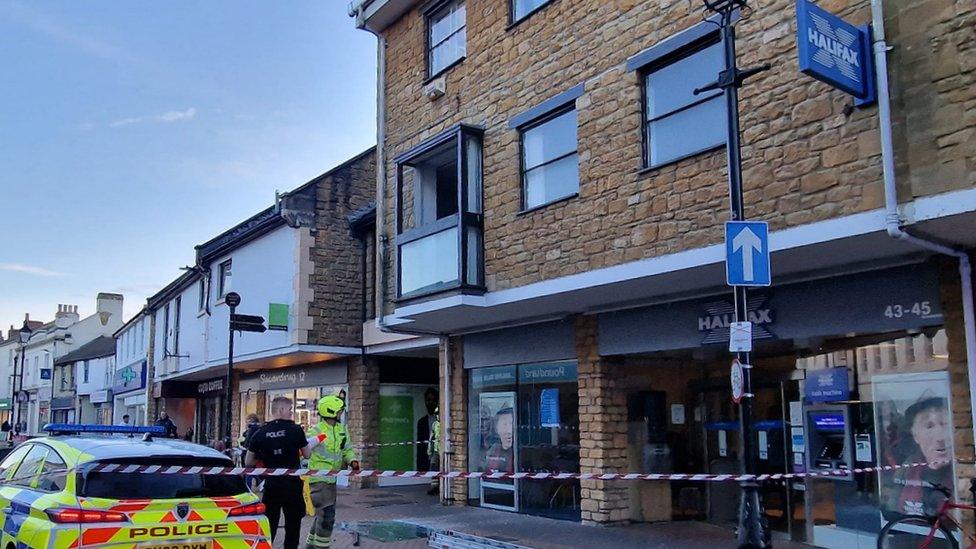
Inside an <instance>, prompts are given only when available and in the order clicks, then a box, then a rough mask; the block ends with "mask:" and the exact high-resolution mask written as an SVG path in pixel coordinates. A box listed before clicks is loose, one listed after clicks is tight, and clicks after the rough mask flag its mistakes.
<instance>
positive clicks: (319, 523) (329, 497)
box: [305, 482, 336, 549]
mask: <svg viewBox="0 0 976 549" xmlns="http://www.w3.org/2000/svg"><path fill="white" fill-rule="evenodd" d="M311 492H312V505H314V506H315V520H314V521H313V522H312V529H311V530H309V532H308V538H307V539H306V540H305V543H306V547H307V548H308V549H323V548H326V547H329V546H331V545H332V527H333V526H335V504H336V485H335V484H333V483H326V482H315V483H312V485H311Z"/></svg>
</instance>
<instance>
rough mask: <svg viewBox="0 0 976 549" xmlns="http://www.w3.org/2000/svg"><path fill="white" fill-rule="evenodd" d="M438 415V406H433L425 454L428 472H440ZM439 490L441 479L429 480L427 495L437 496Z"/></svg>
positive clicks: (439, 426) (439, 424) (439, 427)
mask: <svg viewBox="0 0 976 549" xmlns="http://www.w3.org/2000/svg"><path fill="white" fill-rule="evenodd" d="M439 414H440V406H435V407H434V413H433V416H434V421H433V422H432V423H431V424H430V440H429V442H428V443H427V454H428V460H429V462H430V469H428V470H429V471H440V470H441V420H440V416H439ZM440 490H441V479H439V478H434V479H431V481H430V490H427V495H429V496H434V495H437V493H438V492H440Z"/></svg>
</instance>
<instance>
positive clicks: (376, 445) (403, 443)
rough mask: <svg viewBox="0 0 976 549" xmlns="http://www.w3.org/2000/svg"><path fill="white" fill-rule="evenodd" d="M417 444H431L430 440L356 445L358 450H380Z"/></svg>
mask: <svg viewBox="0 0 976 549" xmlns="http://www.w3.org/2000/svg"><path fill="white" fill-rule="evenodd" d="M415 444H424V445H426V444H430V441H429V440H408V441H406V442H372V443H369V444H356V445H355V446H356V448H380V447H383V446H413V445H415Z"/></svg>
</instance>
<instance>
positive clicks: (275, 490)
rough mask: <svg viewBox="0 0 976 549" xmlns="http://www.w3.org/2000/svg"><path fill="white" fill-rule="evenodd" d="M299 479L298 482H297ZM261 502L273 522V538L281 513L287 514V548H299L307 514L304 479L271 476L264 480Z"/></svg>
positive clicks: (270, 521) (269, 520)
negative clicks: (303, 489)
mask: <svg viewBox="0 0 976 549" xmlns="http://www.w3.org/2000/svg"><path fill="white" fill-rule="evenodd" d="M296 481H297V482H296ZM261 502H262V503H264V506H265V514H266V515H267V516H268V522H269V523H270V524H271V540H272V541H274V538H275V534H276V533H277V531H278V524H279V522H280V520H281V515H282V514H284V515H285V544H284V547H285V549H297V548H298V538H299V536H301V533H302V518H303V517H304V516H305V499H304V498H303V497H302V481H301V479H299V478H297V477H294V478H269V479H265V481H264V495H263V496H262V497H261Z"/></svg>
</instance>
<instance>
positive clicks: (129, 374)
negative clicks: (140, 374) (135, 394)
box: [119, 366, 136, 384]
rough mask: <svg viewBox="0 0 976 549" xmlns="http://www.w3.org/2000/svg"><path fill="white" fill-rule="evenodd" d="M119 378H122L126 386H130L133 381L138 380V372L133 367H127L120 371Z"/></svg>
mask: <svg viewBox="0 0 976 549" xmlns="http://www.w3.org/2000/svg"><path fill="white" fill-rule="evenodd" d="M119 377H120V378H122V381H124V382H125V383H126V384H129V383H130V382H131V381H132V380H133V379H135V378H136V372H135V370H133V369H132V366H126V367H125V368H122V369H121V370H119Z"/></svg>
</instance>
